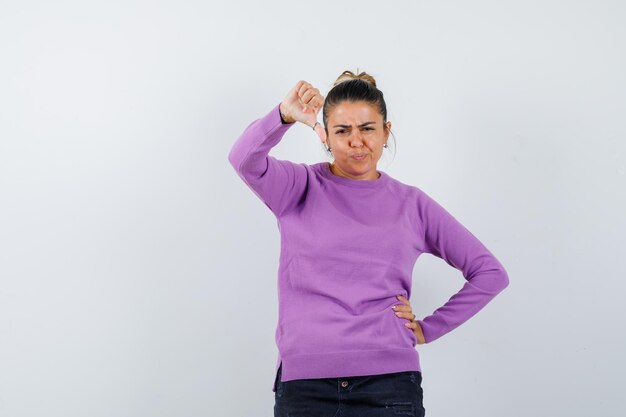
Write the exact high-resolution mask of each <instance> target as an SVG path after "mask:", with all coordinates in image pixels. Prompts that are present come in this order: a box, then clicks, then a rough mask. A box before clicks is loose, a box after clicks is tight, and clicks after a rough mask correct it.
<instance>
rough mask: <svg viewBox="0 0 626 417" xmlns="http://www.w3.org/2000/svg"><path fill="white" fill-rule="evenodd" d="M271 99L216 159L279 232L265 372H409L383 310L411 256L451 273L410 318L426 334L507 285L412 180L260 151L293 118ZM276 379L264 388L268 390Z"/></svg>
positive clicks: (396, 323)
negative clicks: (455, 278)
mask: <svg viewBox="0 0 626 417" xmlns="http://www.w3.org/2000/svg"><path fill="white" fill-rule="evenodd" d="M279 106H280V104H277V105H276V106H275V107H274V108H273V109H272V110H271V111H270V112H268V113H267V114H266V115H264V116H263V117H261V118H258V119H256V120H254V121H253V122H252V123H250V124H249V125H248V126H247V127H246V128H245V130H244V131H243V133H242V134H241V136H240V137H239V138H238V139H237V140H236V141H235V143H234V144H233V146H232V149H231V150H230V152H229V154H228V160H229V161H230V163H231V164H232V166H233V167H234V169H235V170H236V172H237V174H238V175H239V176H240V178H241V179H242V180H243V181H244V183H245V184H246V185H247V186H248V187H249V188H250V189H251V190H252V191H253V192H254V194H256V195H257V196H258V197H259V198H260V199H261V201H262V202H263V203H264V204H265V205H266V206H267V207H268V208H269V209H270V210H271V212H272V213H273V214H274V215H275V216H276V219H277V224H278V230H279V232H280V257H279V267H278V277H277V278H278V283H277V287H278V288H277V289H278V324H277V327H276V334H275V338H276V344H277V347H278V358H277V361H276V372H277V371H278V368H279V366H280V364H281V363H282V366H283V367H282V377H281V380H282V381H290V380H294V379H305V378H328V377H342V376H361V375H375V374H383V373H391V372H401V371H414V370H415V371H421V367H420V361H419V355H418V352H417V350H416V348H415V346H416V344H417V338H416V336H415V334H414V333H413V330H411V329H409V328H407V327H406V326H405V325H404V323H405V322H407V321H408V320H407V319H403V318H398V317H396V315H395V314H394V310H393V309H392V308H391V307H392V306H393V305H395V304H401V302H400V301H399V300H398V299H397V298H396V296H397V295H398V294H402V295H404V296H405V297H406V298H407V299H410V298H411V285H412V279H413V268H414V265H415V262H416V261H417V258H418V257H419V256H420V255H421V254H422V253H429V254H431V255H434V256H437V257H439V258H441V259H443V260H445V262H447V263H448V264H449V265H450V266H452V267H454V268H456V269H458V270H459V271H461V272H462V273H463V276H464V278H465V280H466V282H465V283H464V285H463V286H462V288H461V289H460V290H459V291H458V292H457V293H456V294H454V295H452V297H451V298H450V299H449V300H448V301H447V302H446V303H445V304H444V305H442V306H441V307H439V308H438V309H436V310H435V311H434V312H433V313H432V314H431V315H429V316H427V317H425V318H423V319H421V320H418V322H419V324H420V325H421V327H422V331H423V333H424V337H425V339H426V343H431V342H433V341H434V340H437V339H438V338H439V337H441V336H443V335H445V334H446V333H448V332H450V331H451V330H453V329H455V328H456V327H458V326H459V325H460V324H462V323H463V322H465V321H467V320H468V319H469V318H470V317H472V316H473V315H475V314H476V313H477V312H478V311H479V310H481V309H482V308H483V307H484V306H485V305H486V304H487V303H488V302H489V301H490V300H492V299H493V298H494V297H495V296H496V295H497V294H498V293H500V292H501V291H502V290H503V289H504V288H505V287H507V285H508V283H509V279H508V275H507V272H506V271H505V269H504V267H503V266H502V264H501V263H500V262H499V261H498V260H497V259H496V257H495V256H494V255H493V254H492V253H491V252H490V251H489V250H488V249H487V248H486V247H485V246H484V245H483V244H482V243H481V242H480V241H479V240H478V239H477V238H476V237H475V236H474V235H473V234H472V233H471V232H470V231H468V230H467V229H466V228H465V227H464V226H463V225H462V224H461V223H459V221H457V220H456V219H455V217H453V216H452V215H451V214H450V213H449V212H448V211H446V210H445V209H444V208H443V207H442V206H441V205H440V204H438V203H437V202H436V201H435V200H434V199H433V198H431V197H430V196H429V195H427V194H426V193H425V192H424V191H422V190H421V189H420V188H418V187H416V186H413V185H408V184H404V183H402V182H400V181H398V180H396V179H394V178H392V177H391V176H390V175H388V174H387V173H386V172H384V171H382V170H378V172H379V173H380V174H381V175H380V177H379V178H378V179H376V180H355V179H350V178H347V177H341V176H338V175H335V174H334V173H332V172H331V170H330V164H329V163H328V162H319V163H315V164H311V165H309V164H305V163H295V162H291V161H288V160H279V159H277V158H275V157H273V156H270V155H269V152H270V150H271V149H272V147H274V146H276V145H277V144H278V143H279V142H280V140H281V139H282V137H283V136H284V134H285V133H286V132H287V130H289V128H290V127H291V126H293V123H283V122H282V119H281V117H280V113H279ZM276 377H277V374H276V373H275V374H274V381H273V385H272V391H275V390H276Z"/></svg>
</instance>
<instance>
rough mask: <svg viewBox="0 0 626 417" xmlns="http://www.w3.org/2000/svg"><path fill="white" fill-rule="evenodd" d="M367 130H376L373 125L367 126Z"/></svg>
mask: <svg viewBox="0 0 626 417" xmlns="http://www.w3.org/2000/svg"><path fill="white" fill-rule="evenodd" d="M365 130H374V128H373V127H366V128H365Z"/></svg>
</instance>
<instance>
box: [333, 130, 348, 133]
mask: <svg viewBox="0 0 626 417" xmlns="http://www.w3.org/2000/svg"><path fill="white" fill-rule="evenodd" d="M345 131H346V130H345V129H340V130H338V131H336V132H335V133H344V132H345Z"/></svg>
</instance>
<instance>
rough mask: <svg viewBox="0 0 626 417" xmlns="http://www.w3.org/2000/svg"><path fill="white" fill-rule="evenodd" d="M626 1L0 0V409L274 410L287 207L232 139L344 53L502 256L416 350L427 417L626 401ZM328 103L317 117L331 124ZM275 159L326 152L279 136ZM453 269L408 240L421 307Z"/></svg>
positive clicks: (453, 206)
mask: <svg viewBox="0 0 626 417" xmlns="http://www.w3.org/2000/svg"><path fill="white" fill-rule="evenodd" d="M625 20H626V6H625V5H624V2H621V1H619V0H616V1H599V0H595V1H576V0H575V1H550V0H542V1H536V0H535V1H529V0H524V1H502V0H499V1H495V0H492V1H484V0H483V1H459V0H456V1H406V0H404V1H394V2H375V1H363V0H361V1H346V2H341V1H339V2H331V1H327V0H323V1H316V2H294V1H267V2H257V1H247V2H237V1H230V2H220V4H217V3H212V2H211V3H210V2H203V1H193V2H192V1H187V2H175V1H128V0H125V1H111V0H108V1H98V2H96V1H91V2H80V1H62V2H46V1H30V2H29V1H19V2H18V1H1V2H0V62H1V63H0V416H2V417H5V416H6V417H22V416H63V417H72V416H80V417H83V416H90V417H99V416H111V417H113V416H115V417H125V416H151V417H159V416H206V415H211V416H226V415H228V416H233V417H235V416H246V417H247V416H272V415H273V414H272V407H273V403H274V397H273V393H272V391H271V383H272V381H273V376H274V375H273V371H274V366H275V361H276V354H277V349H276V346H275V342H274V332H275V326H276V320H277V291H276V274H277V267H278V254H279V240H278V239H279V235H278V229H277V225H276V220H275V218H274V217H273V215H272V214H271V212H270V211H269V210H268V209H267V208H266V207H265V206H264V205H263V203H262V202H261V201H260V200H258V199H257V197H256V196H255V195H254V194H253V193H252V192H251V191H250V190H249V189H248V188H247V187H246V186H245V184H244V183H243V182H242V181H241V180H240V179H239V177H238V176H237V175H236V174H235V172H234V170H233V169H232V167H231V166H230V164H229V163H228V160H227V154H228V151H229V150H230V147H231V145H232V144H233V142H234V141H235V140H236V138H237V137H238V136H239V135H240V134H241V132H242V131H243V129H244V128H245V127H246V126H247V125H248V124H249V123H250V122H251V121H252V120H254V119H256V118H258V117H261V116H262V115H264V114H266V113H267V112H268V111H269V110H270V109H271V108H272V107H273V106H275V105H276V104H278V103H279V102H280V101H281V100H282V99H283V97H284V96H285V95H286V94H287V92H288V90H289V89H290V88H291V87H292V86H293V85H294V84H295V83H296V82H297V81H298V80H299V79H305V80H307V81H309V82H311V83H313V84H314V85H316V86H317V87H318V88H320V90H321V91H322V94H324V95H325V94H326V93H327V92H328V90H329V89H330V87H331V86H332V83H333V81H334V80H335V78H336V77H337V76H338V75H339V74H340V73H341V72H342V71H343V70H346V69H350V70H353V71H355V70H356V68H357V67H358V68H359V69H360V70H364V71H367V72H369V73H370V74H372V75H373V76H374V77H376V79H377V81H378V84H379V87H380V88H381V90H382V91H383V92H384V93H385V97H386V99H387V105H388V109H389V120H391V122H392V123H393V127H392V130H393V131H394V133H395V137H396V144H397V154H396V158H395V160H393V161H391V160H389V159H384V160H382V161H381V163H380V165H379V168H380V169H382V170H384V171H386V172H387V173H389V174H390V175H392V176H393V177H395V178H398V179H400V180H401V181H404V182H407V183H410V184H413V185H416V186H418V187H421V188H422V189H423V190H425V191H426V192H428V193H429V194H430V195H431V196H433V197H434V198H435V199H437V200H438V201H439V202H440V203H441V204H442V205H443V206H444V207H446V208H447V209H448V210H449V211H450V212H451V213H453V214H454V215H455V216H456V217H457V219H459V220H460V221H461V222H462V223H463V224H464V225H465V226H466V227H468V229H470V230H471V231H472V232H473V233H474V234H475V235H476V236H477V237H479V238H480V239H481V240H482V241H483V242H484V243H485V244H486V245H487V247H488V248H489V249H490V250H491V251H492V252H493V253H494V254H495V255H496V256H497V257H498V258H499V259H500V260H501V262H502V263H503V264H504V266H505V267H506V268H507V271H508V273H509V277H510V286H509V287H508V288H507V289H506V290H505V291H504V292H503V293H501V294H500V295H499V296H498V297H496V299H495V300H494V301H493V302H492V303H491V304H489V305H488V306H487V307H485V309H483V310H482V311H481V312H479V313H478V315H476V316H475V317H474V318H472V319H470V321H468V322H466V323H465V324H464V325H462V326H461V327H459V328H458V329H456V330H454V331H453V332H451V333H449V334H447V335H446V336H444V337H442V338H441V339H439V340H437V341H435V342H433V343H432V344H427V345H418V346H417V347H416V348H417V349H418V351H419V353H420V356H421V360H422V366H423V388H424V405H425V407H426V410H427V415H429V416H433V417H434V416H437V417H446V416H450V417H452V416H459V415H463V416H467V417H471V416H480V417H483V416H502V415H505V416H509V417H517V416H520V417H521V416H527V415H536V416H588V415H598V416H621V415H624V412H626V406H624V402H623V399H622V397H623V393H622V390H623V375H624V371H626V366H625V362H626V361H625V360H624V359H623V354H624V351H625V348H626V343H625V337H624V333H623V332H622V326H623V324H624V317H626V314H625V313H626V308H625V307H624V305H625V303H624V301H623V300H622V297H623V293H624V291H625V290H626V284H625V280H624V278H625V274H624V259H625V258H626V250H625V249H626V240H625V236H626V221H625V215H624V213H626V186H625V185H626V184H625V183H626V176H625V175H626V140H625V139H626V127H625V124H624V114H626V100H625V97H626V82H625V77H624V74H625V73H626V59H625V56H624V50H625V47H626V29H625V27H624V24H623V23H624V21H625ZM320 120H321V117H320ZM272 154H273V155H275V156H277V157H280V158H284V159H290V160H293V161H299V162H307V163H314V162H318V161H321V160H325V156H324V154H323V153H322V149H321V145H320V144H319V142H318V140H317V138H316V137H315V136H314V134H313V132H312V131H310V130H309V129H308V128H306V127H304V126H302V125H298V126H294V127H293V128H292V129H291V130H290V131H289V132H288V133H287V134H286V135H285V137H284V139H283V141H282V142H281V143H280V144H279V145H278V146H277V147H276V148H275V149H274V150H273V151H272ZM462 283H463V277H462V275H461V273H460V272H459V271H457V270H455V269H453V268H451V267H450V266H449V265H447V264H446V263H445V262H443V261H442V260H441V259H439V258H436V257H432V256H423V257H421V258H420V259H419V261H418V262H417V264H416V268H415V271H414V284H413V296H412V299H411V303H412V305H413V308H414V311H415V312H416V314H417V315H418V317H423V316H425V315H427V314H430V313H431V312H432V311H433V310H434V309H435V308H437V307H438V306H440V305H441V304H443V303H444V302H445V301H446V300H447V299H448V298H449V297H450V296H451V295H452V294H453V293H454V292H456V291H457V290H458V289H459V288H460V287H461V285H462Z"/></svg>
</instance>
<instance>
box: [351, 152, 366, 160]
mask: <svg viewBox="0 0 626 417" xmlns="http://www.w3.org/2000/svg"><path fill="white" fill-rule="evenodd" d="M366 156H367V154H366V153H360V154H354V155H352V157H353V158H354V159H358V160H361V159H363V158H365V157H366Z"/></svg>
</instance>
